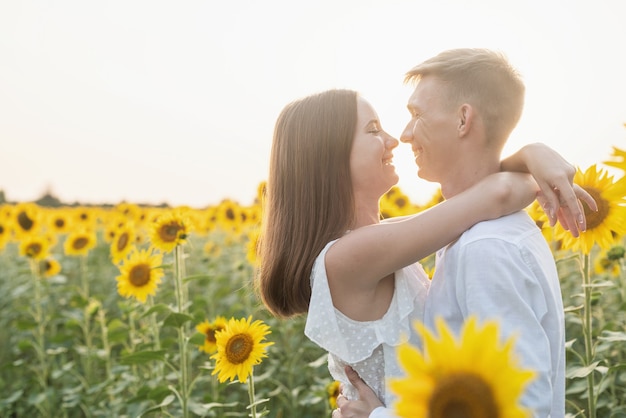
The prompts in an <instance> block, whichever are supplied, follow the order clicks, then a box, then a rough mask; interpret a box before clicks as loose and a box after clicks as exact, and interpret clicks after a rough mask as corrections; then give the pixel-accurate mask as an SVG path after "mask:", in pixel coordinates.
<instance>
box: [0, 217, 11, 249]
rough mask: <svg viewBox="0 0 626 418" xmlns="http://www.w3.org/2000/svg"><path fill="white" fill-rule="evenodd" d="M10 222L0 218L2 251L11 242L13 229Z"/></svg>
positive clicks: (0, 247) (0, 245) (0, 244)
mask: <svg viewBox="0 0 626 418" xmlns="http://www.w3.org/2000/svg"><path fill="white" fill-rule="evenodd" d="M9 225H10V224H9V222H8V221H7V220H5V219H2V218H0V250H2V249H3V248H4V246H5V245H6V244H7V242H9V241H10V240H11V228H10V226H9Z"/></svg>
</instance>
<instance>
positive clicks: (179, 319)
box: [163, 312, 193, 328]
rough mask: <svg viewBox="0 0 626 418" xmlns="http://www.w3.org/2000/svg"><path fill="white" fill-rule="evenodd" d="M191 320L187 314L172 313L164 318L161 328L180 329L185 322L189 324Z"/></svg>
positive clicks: (191, 317)
mask: <svg viewBox="0 0 626 418" xmlns="http://www.w3.org/2000/svg"><path fill="white" fill-rule="evenodd" d="M192 320H193V316H191V315H187V314H184V313H180V312H172V313H170V314H169V315H168V316H167V318H165V321H163V326H165V327H175V328H180V327H182V326H183V325H184V324H185V323H186V322H189V321H192Z"/></svg>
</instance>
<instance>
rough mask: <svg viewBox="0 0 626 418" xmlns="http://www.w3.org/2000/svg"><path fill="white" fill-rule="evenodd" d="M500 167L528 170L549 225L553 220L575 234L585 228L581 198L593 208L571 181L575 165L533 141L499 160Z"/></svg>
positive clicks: (589, 196) (582, 192)
mask: <svg viewBox="0 0 626 418" xmlns="http://www.w3.org/2000/svg"><path fill="white" fill-rule="evenodd" d="M502 168H503V169H505V170H510V171H524V172H528V173H530V174H531V175H532V176H533V178H534V179H535V181H536V182H537V185H538V186H539V189H540V192H539V194H538V195H537V201H538V202H539V204H540V205H541V206H542V207H543V209H544V211H545V212H546V215H548V219H549V220H550V225H551V226H554V225H555V224H556V222H557V220H558V221H559V222H560V223H561V225H562V226H563V228H565V229H567V230H569V231H570V232H571V234H572V235H573V236H575V237H577V236H578V235H579V231H584V230H585V229H586V227H587V225H586V220H585V211H584V209H583V207H582V205H581V203H580V200H583V201H585V202H586V203H587V205H588V206H589V207H590V208H591V209H592V210H597V205H596V202H595V200H594V199H593V197H592V196H591V195H590V194H589V193H587V191H585V190H584V189H583V188H582V187H580V186H578V185H575V184H574V175H575V174H576V168H575V167H574V166H573V165H572V164H570V163H568V162H567V161H566V160H565V159H564V158H563V157H561V155H560V154H559V153H558V152H556V151H554V150H553V149H552V148H550V147H548V146H547V145H544V144H541V143H536V144H530V145H526V146H524V147H523V148H522V149H520V150H519V151H518V152H517V153H516V154H514V155H513V156H511V157H509V158H508V159H506V160H503V161H502Z"/></svg>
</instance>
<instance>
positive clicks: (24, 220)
mask: <svg viewBox="0 0 626 418" xmlns="http://www.w3.org/2000/svg"><path fill="white" fill-rule="evenodd" d="M17 223H18V225H19V226H20V228H22V229H23V230H24V231H30V229H31V228H32V227H33V224H34V222H33V220H32V219H31V218H29V217H28V214H27V213H26V212H20V213H18V214H17Z"/></svg>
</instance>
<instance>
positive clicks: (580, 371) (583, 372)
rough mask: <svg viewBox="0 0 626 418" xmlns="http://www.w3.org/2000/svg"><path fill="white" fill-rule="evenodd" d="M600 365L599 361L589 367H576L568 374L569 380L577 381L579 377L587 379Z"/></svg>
mask: <svg viewBox="0 0 626 418" xmlns="http://www.w3.org/2000/svg"><path fill="white" fill-rule="evenodd" d="M598 364H600V362H599V361H594V362H593V363H591V364H590V365H589V366H584V367H576V368H574V369H572V370H571V371H569V372H568V373H567V378H568V379H576V378H579V377H585V376H587V375H588V374H589V373H591V372H593V371H594V370H595V369H596V366H597V365H598Z"/></svg>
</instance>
